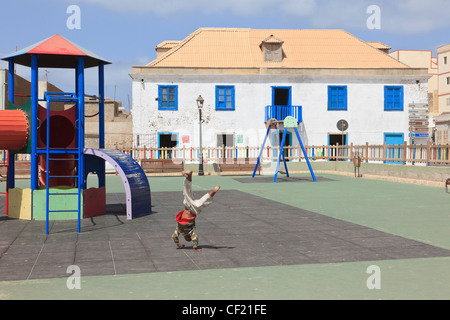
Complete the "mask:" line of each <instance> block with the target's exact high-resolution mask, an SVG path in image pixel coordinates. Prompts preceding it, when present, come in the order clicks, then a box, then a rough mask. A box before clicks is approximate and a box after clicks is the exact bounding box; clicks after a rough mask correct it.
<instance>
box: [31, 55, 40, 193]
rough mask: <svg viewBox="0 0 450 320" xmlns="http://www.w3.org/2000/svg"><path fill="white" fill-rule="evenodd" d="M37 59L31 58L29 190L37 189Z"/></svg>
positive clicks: (35, 56)
mask: <svg viewBox="0 0 450 320" xmlns="http://www.w3.org/2000/svg"><path fill="white" fill-rule="evenodd" d="M38 74H39V67H38V57H37V55H35V54H33V55H32V56H31V182H30V186H31V190H32V191H34V190H36V189H37V185H38V166H37V153H36V149H37V142H38V140H37V135H38V133H37V119H38Z"/></svg>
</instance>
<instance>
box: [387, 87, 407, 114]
mask: <svg viewBox="0 0 450 320" xmlns="http://www.w3.org/2000/svg"><path fill="white" fill-rule="evenodd" d="M403 91H404V89H403V86H385V87H384V111H403V104H404V93H403Z"/></svg>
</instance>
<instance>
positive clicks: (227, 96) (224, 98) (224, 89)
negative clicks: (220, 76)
mask: <svg viewBox="0 0 450 320" xmlns="http://www.w3.org/2000/svg"><path fill="white" fill-rule="evenodd" d="M216 110H231V111H232V110H234V86H216Z"/></svg>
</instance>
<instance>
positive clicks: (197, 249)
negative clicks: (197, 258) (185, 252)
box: [194, 248, 203, 251]
mask: <svg viewBox="0 0 450 320" xmlns="http://www.w3.org/2000/svg"><path fill="white" fill-rule="evenodd" d="M194 251H203V249H199V248H194Z"/></svg>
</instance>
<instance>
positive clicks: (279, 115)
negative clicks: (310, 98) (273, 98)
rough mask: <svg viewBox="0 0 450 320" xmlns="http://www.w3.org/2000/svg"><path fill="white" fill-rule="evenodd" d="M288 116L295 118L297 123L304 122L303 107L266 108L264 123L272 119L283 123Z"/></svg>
mask: <svg viewBox="0 0 450 320" xmlns="http://www.w3.org/2000/svg"><path fill="white" fill-rule="evenodd" d="M287 116H291V117H294V118H295V119H297V122H298V123H300V122H302V107H301V106H266V109H265V115H264V122H266V121H268V120H270V119H276V120H277V121H283V120H284V119H285V118H286V117H287Z"/></svg>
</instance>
